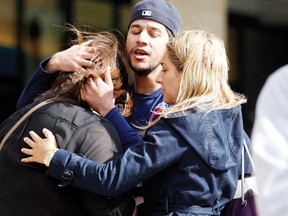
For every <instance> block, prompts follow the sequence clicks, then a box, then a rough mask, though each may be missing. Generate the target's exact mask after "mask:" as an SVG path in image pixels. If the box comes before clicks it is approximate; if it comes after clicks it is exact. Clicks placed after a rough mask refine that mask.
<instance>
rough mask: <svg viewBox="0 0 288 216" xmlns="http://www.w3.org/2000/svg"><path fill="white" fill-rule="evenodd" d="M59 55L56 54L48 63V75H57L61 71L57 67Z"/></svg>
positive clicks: (46, 67)
mask: <svg viewBox="0 0 288 216" xmlns="http://www.w3.org/2000/svg"><path fill="white" fill-rule="evenodd" d="M57 62H58V60H57V53H55V54H54V55H53V56H52V57H51V58H50V59H49V61H48V62H47V64H46V65H45V67H44V69H45V71H46V72H47V73H55V72H58V71H59V67H58V65H57Z"/></svg>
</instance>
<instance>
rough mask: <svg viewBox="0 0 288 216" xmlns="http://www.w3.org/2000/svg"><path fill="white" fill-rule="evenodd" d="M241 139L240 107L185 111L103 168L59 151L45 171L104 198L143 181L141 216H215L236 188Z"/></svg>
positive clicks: (166, 121)
mask: <svg viewBox="0 0 288 216" xmlns="http://www.w3.org/2000/svg"><path fill="white" fill-rule="evenodd" d="M243 136H244V135H243V122H242V114H241V107H240V106H238V107H234V108H231V109H225V110H216V111H212V112H210V113H208V114H205V115H204V113H200V112H194V111H193V110H191V111H190V112H189V113H188V114H187V115H185V116H181V115H179V116H177V117H175V116H174V117H169V118H162V119H161V120H160V121H159V122H158V123H157V124H156V125H154V126H152V127H151V128H150V129H149V130H148V131H147V132H146V135H145V137H144V138H143V140H141V141H140V142H139V143H138V144H136V145H134V146H131V147H130V148H128V149H127V150H126V152H125V153H124V155H122V156H119V157H117V159H116V160H114V161H111V162H109V163H107V164H100V163H96V162H92V161H89V160H87V159H85V158H83V157H81V156H79V155H76V154H73V153H70V152H68V151H65V150H59V151H58V152H57V153H56V154H55V156H54V157H53V159H52V161H51V163H50V167H49V169H48V173H49V175H51V176H52V177H55V178H57V179H59V180H62V181H63V184H72V185H74V186H76V187H79V188H84V189H87V190H89V191H93V192H95V193H97V194H100V195H106V196H115V195H117V194H120V193H123V192H124V191H127V190H129V189H130V188H132V187H134V186H136V185H137V184H138V183H140V182H143V187H144V199H145V202H144V205H145V210H146V215H170V214H171V215H172V212H176V213H178V215H191V214H193V213H194V214H197V213H199V214H200V213H202V214H203V215H219V213H220V212H219V210H221V209H222V208H223V207H224V205H225V204H226V203H227V202H228V201H230V200H231V199H232V198H233V196H234V193H235V190H236V185H237V180H238V171H239V164H240V161H241V147H242V139H243ZM247 141H248V142H249V140H247ZM249 144H250V142H249Z"/></svg>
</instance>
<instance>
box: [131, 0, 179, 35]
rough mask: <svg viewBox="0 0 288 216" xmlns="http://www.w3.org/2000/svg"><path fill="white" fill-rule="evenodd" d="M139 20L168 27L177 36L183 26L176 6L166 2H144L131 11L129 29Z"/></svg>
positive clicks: (152, 0)
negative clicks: (146, 20)
mask: <svg viewBox="0 0 288 216" xmlns="http://www.w3.org/2000/svg"><path fill="white" fill-rule="evenodd" d="M138 19H150V20H154V21H157V22H159V23H161V24H163V25H164V26H166V27H167V28H168V29H169V30H170V31H171V33H172V34H173V36H176V35H177V34H178V33H179V31H180V30H181V28H182V26H183V21H182V18H181V16H180V14H179V12H178V10H177V9H176V7H175V6H174V5H172V4H171V3H169V2H168V1H166V0H142V1H139V2H138V3H137V4H135V5H134V7H133V8H132V10H131V15H130V19H129V24H128V27H129V26H130V25H131V23H132V22H133V21H135V20H138Z"/></svg>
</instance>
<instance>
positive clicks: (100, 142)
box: [0, 102, 129, 216]
mask: <svg viewBox="0 0 288 216" xmlns="http://www.w3.org/2000/svg"><path fill="white" fill-rule="evenodd" d="M35 104H37V103H33V104H31V105H29V106H28V107H26V108H24V109H22V110H19V111H18V112H17V113H15V114H13V115H12V116H11V117H10V118H9V119H8V120H7V121H5V122H4V123H3V125H2V127H1V131H0V140H2V139H3V137H4V136H5V134H6V132H7V130H8V129H9V128H11V127H12V126H13V125H14V123H15V121H16V120H18V119H19V118H20V117H21V116H22V115H23V114H24V113H25V111H27V110H29V109H30V108H31V107H32V106H33V105H35ZM43 128H47V129H50V130H52V131H54V133H55V134H56V137H57V140H58V143H60V146H59V147H60V148H63V149H67V150H70V151H73V152H75V153H79V154H81V155H85V156H86V157H87V158H89V159H91V160H96V161H102V162H107V161H109V160H111V159H114V158H115V157H116V156H117V155H118V154H119V153H122V148H121V143H120V142H119V138H118V136H117V134H116V132H115V130H114V127H113V126H112V125H111V124H110V123H109V122H108V121H107V120H106V119H104V118H102V117H100V116H98V115H96V114H93V113H92V112H90V111H87V110H85V109H84V108H82V107H79V106H76V105H71V104H68V103H61V102H57V103H56V102H55V103H51V104H48V105H46V106H44V107H43V108H40V109H39V110H37V111H35V112H34V113H33V114H32V115H31V116H30V117H29V119H27V120H26V121H25V122H24V123H22V124H21V125H20V126H19V127H18V128H17V130H16V131H15V132H14V133H13V134H12V135H11V138H10V139H8V141H7V142H6V144H5V145H4V146H3V149H2V150H1V152H0V167H1V169H0V175H1V178H0V185H1V187H0V212H1V214H3V215H43V214H44V215H79V216H80V215H85V214H86V212H88V213H89V215H101V211H102V210H103V209H109V208H111V210H112V209H113V205H114V207H115V208H116V207H117V205H118V204H119V200H120V198H115V199H113V198H107V197H101V196H97V195H95V194H93V195H89V192H86V191H77V189H75V188H72V187H69V186H68V187H59V186H58V184H59V182H57V181H55V180H53V179H52V178H50V177H48V176H47V175H46V171H47V168H46V167H45V166H42V165H38V164H28V165H27V164H24V163H22V162H21V157H23V155H22V153H21V148H23V147H24V146H25V143H24V142H23V137H25V136H28V135H29V134H28V133H29V131H31V130H36V131H37V132H38V133H39V134H40V133H41V130H42V129H43ZM35 168H36V169H35ZM81 197H82V198H81ZM123 197H124V195H123ZM88 198H89V199H88ZM117 199H119V200H117ZM81 200H82V201H81ZM123 200H124V199H123ZM128 200H129V199H128ZM87 201H88V203H87ZM128 202H129V201H127V203H128ZM83 206H84V207H85V211H84V210H83ZM106 214H107V212H106ZM102 215H103V216H104V215H105V214H102Z"/></svg>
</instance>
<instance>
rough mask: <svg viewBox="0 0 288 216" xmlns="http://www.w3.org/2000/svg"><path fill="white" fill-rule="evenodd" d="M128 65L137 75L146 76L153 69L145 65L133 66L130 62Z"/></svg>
mask: <svg viewBox="0 0 288 216" xmlns="http://www.w3.org/2000/svg"><path fill="white" fill-rule="evenodd" d="M130 67H131V69H132V70H133V71H134V73H135V74H137V75H138V76H147V75H148V74H150V73H151V72H152V71H153V70H152V69H151V68H150V67H147V66H145V65H137V66H134V65H131V64H130Z"/></svg>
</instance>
